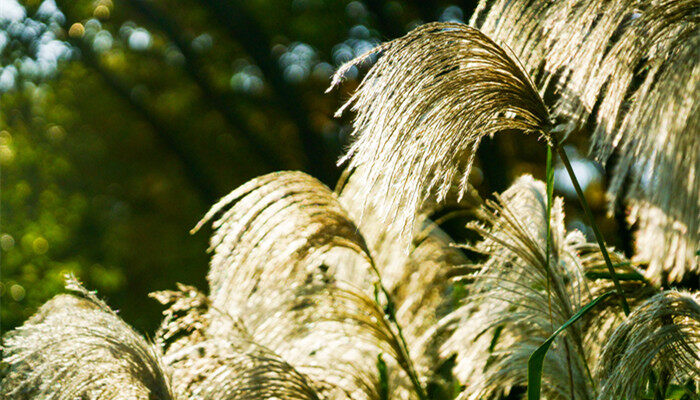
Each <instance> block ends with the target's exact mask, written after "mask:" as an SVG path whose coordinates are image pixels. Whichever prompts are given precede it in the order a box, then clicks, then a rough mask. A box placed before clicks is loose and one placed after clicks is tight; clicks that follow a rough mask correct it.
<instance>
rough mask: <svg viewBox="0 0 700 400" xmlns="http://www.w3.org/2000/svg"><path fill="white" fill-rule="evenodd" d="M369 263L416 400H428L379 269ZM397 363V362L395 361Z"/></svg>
mask: <svg viewBox="0 0 700 400" xmlns="http://www.w3.org/2000/svg"><path fill="white" fill-rule="evenodd" d="M369 261H370V266H371V267H372V270H373V271H374V273H375V274H376V275H377V286H379V290H381V292H382V293H383V294H384V297H386V300H387V302H388V303H389V306H388V307H387V309H388V313H387V314H388V315H387V317H388V319H389V321H390V322H391V323H392V324H393V325H394V328H396V331H397V332H398V340H399V343H400V344H401V352H402V353H403V354H402V357H403V358H404V362H405V364H406V374H407V375H408V378H409V379H410V380H411V384H413V387H414V389H415V390H416V394H417V395H418V398H419V399H420V400H428V397H427V395H426V394H425V391H424V390H423V386H422V385H421V383H420V380H419V379H418V374H417V373H416V368H415V367H414V366H413V361H412V360H411V355H410V353H409V352H408V345H407V344H406V338H404V336H403V330H402V329H401V325H399V321H398V320H397V319H396V310H395V309H394V302H393V300H392V299H391V295H390V294H389V290H387V288H386V287H385V286H384V284H383V283H382V276H381V274H380V273H379V269H378V268H377V266H376V265H374V261H373V260H371V259H370V260H369ZM391 334H392V335H394V332H391ZM397 361H398V360H397Z"/></svg>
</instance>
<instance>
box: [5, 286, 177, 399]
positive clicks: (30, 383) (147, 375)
mask: <svg viewBox="0 0 700 400" xmlns="http://www.w3.org/2000/svg"><path fill="white" fill-rule="evenodd" d="M66 287H67V288H68V289H70V290H73V291H75V292H76V293H77V296H72V295H58V296H56V297H54V298H53V299H52V300H50V301H48V302H47V303H46V304H44V305H43V306H42V307H41V308H40V309H39V311H38V312H37V313H36V314H35V315H34V316H33V317H32V318H30V319H29V320H27V322H25V323H24V325H22V326H21V327H19V328H17V329H16V330H14V331H11V332H8V333H7V334H6V335H5V337H4V345H3V358H4V362H7V363H8V364H9V373H8V374H7V376H5V377H4V379H3V380H2V382H1V383H0V397H2V398H12V399H30V398H32V399H33V398H42V399H66V400H68V399H70V400H72V399H75V398H85V399H125V400H126V399H143V400H150V399H172V398H174V396H173V395H172V393H171V390H170V387H169V383H168V378H167V377H166V376H165V374H164V372H163V367H162V364H161V360H160V358H159V357H158V355H157V353H156V352H155V351H154V349H153V348H152V347H151V345H149V344H148V343H147V342H146V340H144V339H143V338H142V337H141V336H140V335H138V334H137V333H136V332H134V331H133V330H132V329H131V327H129V326H128V325H127V324H126V323H124V321H122V320H121V319H120V318H119V317H118V316H117V315H116V313H115V312H114V311H112V310H111V309H110V308H109V307H108V306H107V305H106V304H105V303H103V302H102V301H101V300H99V299H98V298H97V297H96V296H95V295H94V294H93V293H91V292H88V291H87V290H85V289H84V288H83V287H82V286H81V285H80V284H79V283H78V282H77V281H75V280H73V279H69V280H68V281H67V285H66Z"/></svg>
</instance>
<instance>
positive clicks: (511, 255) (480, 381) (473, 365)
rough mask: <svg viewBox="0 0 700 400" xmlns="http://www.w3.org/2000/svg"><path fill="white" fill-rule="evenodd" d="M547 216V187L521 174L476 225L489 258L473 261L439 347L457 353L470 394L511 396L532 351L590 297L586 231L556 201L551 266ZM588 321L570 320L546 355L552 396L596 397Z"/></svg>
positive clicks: (545, 385) (545, 384)
mask: <svg viewBox="0 0 700 400" xmlns="http://www.w3.org/2000/svg"><path fill="white" fill-rule="evenodd" d="M545 215H546V194H545V185H544V184H543V183H542V182H539V181H536V180H534V179H533V178H532V177H530V176H523V177H521V178H519V179H518V180H517V181H516V182H515V183H514V184H513V185H512V186H511V187H510V188H509V189H508V190H507V191H505V192H504V193H503V194H502V195H501V196H499V197H498V202H487V206H486V207H484V208H483V209H482V220H483V223H481V224H472V225H471V227H472V228H473V229H474V230H475V231H476V232H478V233H479V234H480V235H481V236H483V237H484V239H483V240H482V241H480V242H478V243H476V244H475V245H474V246H472V247H471V248H472V249H473V250H475V251H478V252H481V253H484V254H485V255H487V256H488V258H487V260H486V261H485V262H483V263H481V264H479V265H476V266H475V269H476V270H477V271H478V272H477V273H476V274H474V275H473V279H474V283H473V284H472V285H471V286H470V288H469V290H470V293H469V296H468V297H467V298H466V300H465V302H464V304H463V305H462V306H461V307H460V308H458V309H457V310H455V311H454V312H453V313H451V314H450V315H448V316H447V317H445V318H444V319H443V321H441V322H440V324H439V326H438V328H437V330H446V331H448V332H451V335H450V337H449V339H448V340H447V341H446V343H445V345H444V346H443V347H442V349H441V351H442V354H443V356H444V357H446V358H447V357H449V356H452V355H453V354H456V356H457V360H456V361H457V364H456V366H455V373H456V376H457V377H458V378H459V379H460V380H461V381H462V382H469V383H470V384H469V385H468V386H467V388H466V389H465V392H464V393H463V394H462V398H464V399H478V398H487V397H489V396H497V395H499V394H507V393H508V392H509V391H510V389H511V388H512V387H513V386H516V385H525V383H526V381H527V360H528V358H529V357H530V355H531V354H532V352H533V351H534V350H535V349H537V348H538V347H539V346H540V345H541V344H542V343H543V342H544V341H545V340H546V339H547V338H548V337H549V335H550V334H551V333H552V332H553V331H554V330H555V329H556V328H558V327H559V326H561V325H562V324H563V323H564V322H566V321H567V320H568V319H569V318H571V317H572V316H573V315H574V314H575V313H576V312H577V311H578V310H579V309H580V308H581V307H582V306H583V305H584V304H586V303H587V302H588V301H589V300H590V299H591V290H590V288H589V287H588V284H587V282H586V280H585V277H584V271H583V268H582V265H581V260H580V258H579V257H578V254H577V252H576V248H577V247H578V246H579V245H580V244H581V243H583V242H585V239H584V237H583V235H581V234H580V233H579V232H577V231H573V232H569V233H567V232H566V229H565V227H564V215H563V204H562V201H561V199H556V200H555V202H554V204H553V207H552V214H551V246H550V260H549V261H550V262H549V264H547V262H546V219H545ZM548 280H549V283H548V282H547V281H548ZM547 288H549V290H550V293H551V295H549V294H548V291H547ZM583 326H585V325H583V324H575V325H573V326H571V327H570V328H569V329H568V330H567V331H566V332H565V333H564V334H563V335H560V336H559V337H558V339H556V340H555V342H554V344H553V346H552V348H551V349H550V350H549V352H548V353H547V357H546V359H545V364H544V370H543V379H542V390H543V394H544V395H545V396H546V397H547V398H550V399H568V398H571V396H572V395H574V396H575V397H576V398H577V399H591V398H594V397H595V395H594V388H593V385H592V382H591V379H590V377H589V372H588V370H587V364H586V363H587V361H588V358H589V354H588V352H586V351H585V350H584V347H583V338H584V331H583V328H582V327H583Z"/></svg>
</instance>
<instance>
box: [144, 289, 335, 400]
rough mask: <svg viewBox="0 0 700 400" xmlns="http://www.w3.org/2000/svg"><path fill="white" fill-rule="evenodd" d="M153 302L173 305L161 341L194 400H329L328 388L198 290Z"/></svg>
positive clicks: (179, 387) (180, 387)
mask: <svg viewBox="0 0 700 400" xmlns="http://www.w3.org/2000/svg"><path fill="white" fill-rule="evenodd" d="M151 297H154V298H156V299H157V300H158V301H159V302H161V303H162V304H164V305H168V306H169V307H168V309H166V310H165V311H164V312H163V314H164V315H165V318H164V320H163V322H162V324H161V326H160V328H159V329H158V332H157V334H156V339H157V343H159V344H160V346H161V349H162V350H163V351H164V353H165V354H164V356H163V358H164V360H165V361H166V362H167V364H168V367H169V369H170V371H171V374H172V381H173V387H174V388H175V390H176V391H177V392H178V393H182V394H183V395H185V396H186V397H187V398H189V399H261V398H275V397H276V398H290V399H320V398H326V397H325V396H322V395H321V393H323V391H329V390H330V389H329V387H328V385H326V384H324V383H323V382H320V383H319V382H314V381H312V380H310V379H309V378H308V377H307V376H305V375H304V374H302V373H300V372H299V371H298V370H296V369H295V368H294V367H293V366H291V365H290V364H288V363H287V362H285V361H284V360H283V359H282V358H281V357H280V356H279V355H277V354H275V353H274V352H273V351H271V350H269V349H266V348H265V347H263V346H261V345H259V344H257V343H255V341H254V340H253V338H252V336H251V335H250V333H249V332H248V331H247V330H246V328H245V327H244V326H243V323H242V321H240V320H237V319H235V318H233V317H231V316H229V315H222V314H221V313H220V312H218V311H216V310H214V309H212V308H211V303H210V302H209V300H208V299H207V297H206V296H205V295H204V294H202V293H201V292H199V291H198V290H197V289H196V288H193V287H191V286H186V285H182V284H178V290H177V291H161V292H155V293H152V294H151ZM214 314H217V315H218V318H217V319H216V321H217V326H216V329H212V325H211V322H212V315H214ZM224 320H228V322H229V323H228V324H227V325H226V326H224V325H225V324H223V323H222V321H224Z"/></svg>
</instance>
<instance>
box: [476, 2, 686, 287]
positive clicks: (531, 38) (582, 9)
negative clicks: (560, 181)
mask: <svg viewBox="0 0 700 400" xmlns="http://www.w3.org/2000/svg"><path fill="white" fill-rule="evenodd" d="M698 9H700V5H699V4H698V1H697V0H665V1H652V0H643V1H633V0H621V1H604V0H594V1H579V0H562V1H524V0H516V1H509V0H498V1H488V2H485V1H484V2H481V3H480V6H479V9H478V10H477V12H476V13H475V14H474V16H473V18H472V21H471V23H472V24H473V25H474V26H476V27H477V28H479V29H481V30H482V31H483V32H484V33H485V34H487V35H489V36H491V37H492V38H493V39H494V40H496V41H497V42H499V43H506V44H507V45H508V46H509V47H510V48H512V49H513V51H514V52H515V54H516V56H517V57H518V58H519V59H520V60H521V61H522V62H523V64H524V65H525V69H526V70H527V71H528V73H530V74H531V75H532V76H533V77H535V83H536V84H537V86H538V88H540V89H541V91H542V92H543V93H545V94H546V96H545V98H546V99H548V106H550V107H551V112H552V115H553V116H554V117H556V118H558V119H559V120H560V121H562V122H566V123H567V124H569V126H570V130H578V129H590V130H591V134H592V153H593V154H594V155H595V156H596V158H598V159H599V160H601V161H606V160H608V159H610V158H611V157H612V156H613V155H616V156H615V157H614V158H615V159H616V160H617V161H616V164H615V166H614V173H613V180H612V182H611V185H610V187H609V192H610V194H611V196H610V197H611V198H612V199H615V198H618V197H622V196H623V195H624V196H626V197H627V199H628V200H629V203H630V205H632V206H633V207H634V210H633V212H632V213H631V214H630V223H635V222H636V223H637V224H638V228H639V232H638V234H637V251H638V253H637V258H638V259H640V260H642V261H648V262H650V268H649V269H648V270H647V276H648V277H649V278H651V279H653V280H655V281H657V282H658V281H660V280H661V278H662V272H664V271H665V272H666V273H667V274H668V280H670V281H679V280H680V279H681V278H682V277H683V276H684V273H685V272H686V271H697V270H698V258H697V256H696V251H697V250H698V243H699V242H700V218H698V215H700V197H699V196H700V178H698V176H699V174H700V135H698V132H700V117H699V116H700V110H699V109H698V103H697V102H696V101H694V99H695V97H696V96H697V93H698V92H700V64H699V63H698V54H697V49H698V46H699V45H700V29H699V26H698V22H699V21H700V19H699V17H698ZM589 122H592V124H589ZM611 204H612V203H611Z"/></svg>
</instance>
